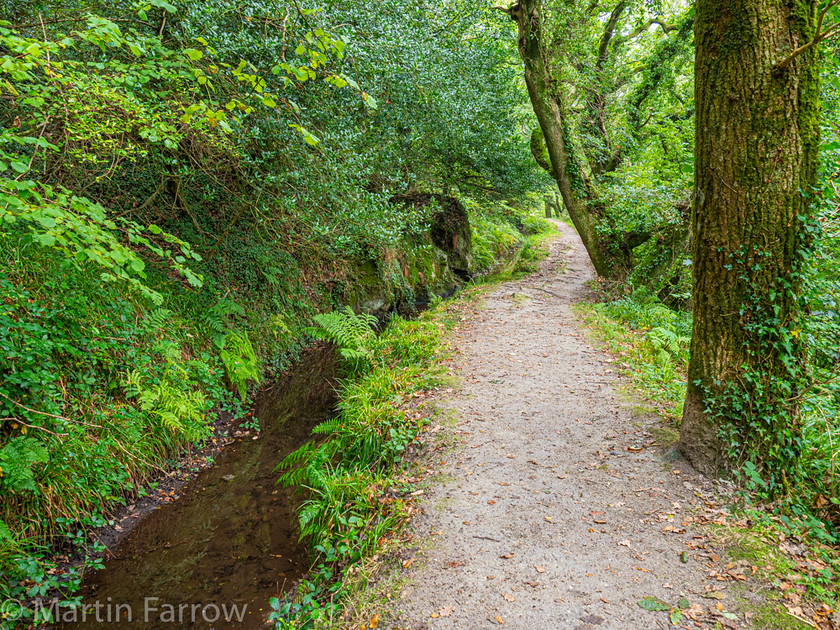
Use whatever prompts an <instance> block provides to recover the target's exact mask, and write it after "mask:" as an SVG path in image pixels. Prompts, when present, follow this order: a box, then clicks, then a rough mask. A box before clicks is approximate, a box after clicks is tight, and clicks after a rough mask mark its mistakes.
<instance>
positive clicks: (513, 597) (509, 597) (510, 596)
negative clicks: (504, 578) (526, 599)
mask: <svg viewBox="0 0 840 630" xmlns="http://www.w3.org/2000/svg"><path fill="white" fill-rule="evenodd" d="M502 597H504V598H505V600H507V601H509V602H515V601H516V597H515V596H514V595H511V594H510V593H502Z"/></svg>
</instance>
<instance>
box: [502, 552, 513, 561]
mask: <svg viewBox="0 0 840 630" xmlns="http://www.w3.org/2000/svg"><path fill="white" fill-rule="evenodd" d="M499 557H500V558H504V559H505V560H510V559H511V558H513V552H511V553H503V554H502V555H500V556H499Z"/></svg>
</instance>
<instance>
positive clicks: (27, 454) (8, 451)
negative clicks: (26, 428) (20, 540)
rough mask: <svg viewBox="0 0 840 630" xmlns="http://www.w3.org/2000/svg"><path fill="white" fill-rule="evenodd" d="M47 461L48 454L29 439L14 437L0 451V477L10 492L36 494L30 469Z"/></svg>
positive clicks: (33, 477) (38, 444) (34, 440)
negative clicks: (23, 491)
mask: <svg viewBox="0 0 840 630" xmlns="http://www.w3.org/2000/svg"><path fill="white" fill-rule="evenodd" d="M48 461H49V453H48V452H47V449H46V448H44V447H43V446H42V445H41V443H40V442H38V441H37V440H36V439H35V438H31V437H16V438H14V439H12V440H11V441H10V442H9V443H8V444H6V445H5V446H4V447H3V448H2V449H0V477H2V480H3V485H4V486H5V487H6V488H7V489H9V490H11V491H12V492H20V491H22V490H27V491H29V492H35V493H37V492H38V486H36V485H35V476H34V475H33V473H32V467H33V466H34V465H35V464H44V463H46V462H48ZM0 538H2V534H0Z"/></svg>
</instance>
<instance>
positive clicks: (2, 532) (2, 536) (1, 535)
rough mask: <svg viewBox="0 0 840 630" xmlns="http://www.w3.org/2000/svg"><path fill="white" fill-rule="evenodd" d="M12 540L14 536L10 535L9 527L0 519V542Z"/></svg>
mask: <svg viewBox="0 0 840 630" xmlns="http://www.w3.org/2000/svg"><path fill="white" fill-rule="evenodd" d="M9 540H14V536H12V532H11V530H10V529H9V526H8V525H6V523H4V522H3V521H2V520H0V543H3V542H6V541H9Z"/></svg>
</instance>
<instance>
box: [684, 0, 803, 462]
mask: <svg viewBox="0 0 840 630" xmlns="http://www.w3.org/2000/svg"><path fill="white" fill-rule="evenodd" d="M816 6H817V3H816V2H813V1H809V2H797V1H792V0H788V1H782V0H697V4H696V18H695V53H696V57H695V102H696V121H695V134H696V140H695V182H694V202H693V207H692V215H691V230H692V262H693V284H694V290H693V297H692V307H693V317H694V324H693V331H692V339H691V360H690V363H689V368H688V392H687V397H686V401H685V407H684V412H683V419H682V427H681V431H680V445H681V449H682V451H683V452H684V454H685V455H686V456H687V457H688V459H689V460H690V461H691V462H692V464H693V465H694V466H695V468H697V469H698V470H700V471H701V472H704V473H706V474H715V473H718V472H720V471H721V469H723V468H724V467H725V466H726V465H727V463H728V461H727V459H726V456H725V454H724V447H723V444H722V442H721V440H720V437H719V435H720V433H719V426H718V425H717V422H716V421H715V420H713V418H712V417H711V416H710V414H708V413H706V408H707V403H708V400H707V392H711V393H712V395H714V393H715V392H717V391H720V389H721V387H723V386H724V384H725V383H727V382H730V383H738V382H740V381H741V377H742V375H743V374H744V371H745V369H747V370H761V372H762V373H766V374H771V375H780V376H782V377H784V372H785V369H786V368H785V365H784V362H783V360H782V359H783V356H782V355H783V354H784V353H785V352H787V353H788V357H789V356H790V346H789V345H788V346H787V349H786V348H785V344H784V343H783V342H784V339H785V338H787V339H791V338H792V336H791V335H790V334H789V333H790V330H791V328H792V327H793V326H794V325H795V319H796V313H797V303H798V297H797V296H798V290H799V286H800V282H799V280H798V273H797V272H798V271H799V263H800V262H801V261H802V259H803V257H804V253H803V252H804V251H805V250H806V249H807V247H808V238H807V233H806V229H805V227H806V224H807V222H808V221H809V219H810V214H811V208H810V206H811V201H810V197H811V194H812V191H813V187H814V184H815V178H816V160H817V147H818V144H819V128H818V108H819V77H818V72H817V68H816V67H815V60H816V57H815V53H814V51H813V50H811V51H810V52H808V53H806V54H803V55H800V56H799V57H798V58H796V59H795V60H794V61H793V63H791V64H790V66H789V67H787V68H784V69H778V68H775V67H774V66H775V64H777V63H778V62H779V61H780V60H781V59H783V58H784V57H785V56H786V55H787V54H788V52H789V51H791V50H792V49H795V48H797V47H798V46H800V45H802V44H803V43H806V42H808V41H809V40H810V39H811V38H812V37H813V35H814V28H815V21H816V20H815V11H816ZM759 320H764V321H766V322H767V323H768V325H769V326H770V328H771V329H772V326H775V327H776V331H778V343H775V344H774V343H765V342H766V341H767V338H766V337H765V338H764V340H763V341H762V340H759V339H758V338H757V336H756V332H755V331H756V324H757V323H759ZM768 334H769V335H770V337H772V333H768ZM774 346H775V347H774ZM793 352H794V353H795V352H796V350H795V348H794V350H793Z"/></svg>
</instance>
